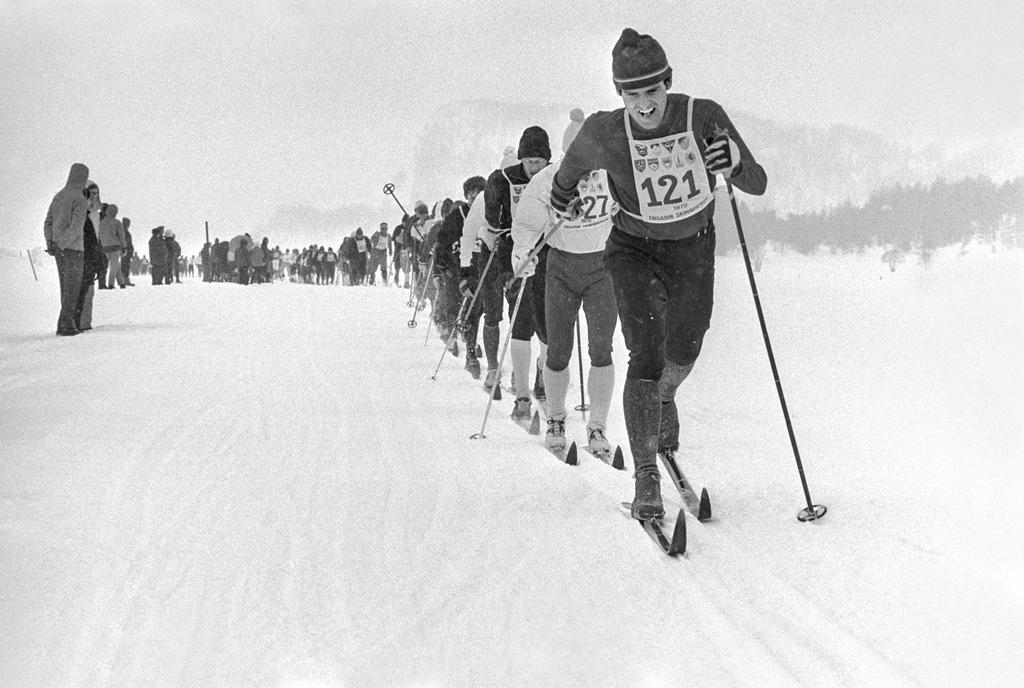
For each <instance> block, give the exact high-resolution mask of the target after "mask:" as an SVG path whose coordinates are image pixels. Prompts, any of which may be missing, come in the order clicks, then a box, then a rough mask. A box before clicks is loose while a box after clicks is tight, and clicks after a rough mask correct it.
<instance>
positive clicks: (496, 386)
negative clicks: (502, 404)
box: [484, 368, 501, 399]
mask: <svg viewBox="0 0 1024 688" xmlns="http://www.w3.org/2000/svg"><path fill="white" fill-rule="evenodd" d="M484 391H485V392H487V393H488V394H492V395H494V398H495V399H501V375H500V373H499V371H498V369H497V368H488V369H487V376H486V377H485V378H484Z"/></svg>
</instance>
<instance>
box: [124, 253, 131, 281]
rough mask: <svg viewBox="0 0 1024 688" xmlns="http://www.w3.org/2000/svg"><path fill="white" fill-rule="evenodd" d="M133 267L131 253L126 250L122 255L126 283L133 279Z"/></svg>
mask: <svg viewBox="0 0 1024 688" xmlns="http://www.w3.org/2000/svg"><path fill="white" fill-rule="evenodd" d="M131 269H132V258H131V254H130V253H127V252H126V253H125V254H124V255H123V256H122V257H121V277H122V278H123V279H124V281H125V283H126V284H127V283H128V282H131V281H132V279H131V277H129V275H130V274H131Z"/></svg>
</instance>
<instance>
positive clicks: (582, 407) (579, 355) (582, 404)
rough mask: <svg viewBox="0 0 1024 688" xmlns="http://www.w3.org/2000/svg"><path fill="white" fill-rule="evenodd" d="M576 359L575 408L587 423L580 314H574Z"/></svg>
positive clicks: (587, 406)
mask: <svg viewBox="0 0 1024 688" xmlns="http://www.w3.org/2000/svg"><path fill="white" fill-rule="evenodd" d="M576 357H577V358H579V360H580V405H579V406H577V407H576V410H577V411H580V412H582V413H583V422H584V423H586V422H587V411H589V410H590V406H589V405H588V404H587V398H586V396H585V393H584V391H583V337H581V336H580V314H579V311H577V312H576Z"/></svg>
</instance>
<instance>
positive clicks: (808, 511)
mask: <svg viewBox="0 0 1024 688" xmlns="http://www.w3.org/2000/svg"><path fill="white" fill-rule="evenodd" d="M725 187H726V189H727V190H728V192H729V201H730V202H731V203H732V216H733V219H734V220H735V221H736V231H737V232H738V233H739V236H740V248H741V249H743V262H744V263H746V266H747V277H748V278H749V280H750V290H751V292H753V294H754V306H755V307H756V309H757V319H758V321H759V322H760V323H761V335H762V336H763V337H764V347H765V350H766V351H767V352H768V362H769V363H770V364H771V367H772V376H773V377H774V378H775V389H776V390H778V392H779V403H780V404H781V405H782V415H783V417H784V418H785V419H786V430H787V431H788V432H789V442H790V444H791V445H792V446H793V456H794V458H796V468H797V472H798V473H799V474H800V484H801V485H802V486H803V490H804V498H805V499H806V500H807V507H806V508H804V509H801V510H800V512H799V513H798V514H797V518H798V519H799V520H801V521H817V520H818V519H819V518H821V517H822V516H824V515H825V513H826V512H827V511H828V507H826V506H825V505H823V504H814V503H813V502H812V501H811V492H810V490H809V489H808V488H807V477H806V476H805V475H804V465H803V462H802V461H801V460H800V450H799V449H797V446H796V435H795V434H794V432H793V423H792V421H791V420H790V418H789V408H788V407H787V406H786V395H785V394H783V392H782V381H781V380H780V379H779V368H778V366H776V365H775V354H774V353H772V342H771V339H769V337H768V327H767V325H765V322H764V311H763V310H762V309H761V298H760V297H759V296H758V294H757V283H756V282H755V281H754V270H753V268H752V267H751V266H750V254H749V252H748V251H747V240H746V239H745V238H744V236H743V227H742V225H741V224H740V209H739V206H737V205H736V194H735V193H733V189H732V182H730V181H729V180H728V179H726V180H725Z"/></svg>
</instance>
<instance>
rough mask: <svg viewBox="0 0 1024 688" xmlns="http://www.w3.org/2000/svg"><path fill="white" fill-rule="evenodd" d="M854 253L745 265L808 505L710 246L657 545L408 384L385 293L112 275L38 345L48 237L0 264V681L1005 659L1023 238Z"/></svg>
mask: <svg viewBox="0 0 1024 688" xmlns="http://www.w3.org/2000/svg"><path fill="white" fill-rule="evenodd" d="M879 255H880V252H868V253H866V254H865V255H862V256H825V255H822V256H817V257H811V258H808V257H801V256H797V255H795V254H786V255H778V254H773V255H770V256H769V257H768V259H767V260H766V262H765V264H764V268H763V270H762V271H761V272H760V273H759V274H758V280H759V283H758V286H759V288H760V292H761V297H762V300H763V302H764V306H765V310H766V315H767V320H768V326H769V330H770V333H771V336H772V340H773V344H774V346H775V352H776V355H777V358H778V362H779V368H780V372H781V375H782V381H783V383H784V385H785V391H786V395H787V400H788V402H789V405H790V410H791V413H792V417H793V421H794V426H795V431H796V435H797V439H798V441H799V443H800V450H801V454H802V457H803V459H804V463H805V467H806V471H807V478H808V481H809V484H810V488H811V494H812V496H813V498H814V500H815V501H817V502H821V503H824V504H826V505H828V507H829V512H828V515H827V516H826V517H825V519H824V520H822V521H821V522H818V523H815V524H803V523H799V522H798V521H797V519H796V513H797V511H798V509H799V508H800V507H801V506H803V495H802V492H801V488H800V483H799V479H798V476H797V472H796V468H795V465H794V461H793V457H792V452H791V450H790V447H789V441H788V438H787V435H786V431H785V427H784V424H783V421H782V416H781V412H780V410H779V403H778V399H777V397H776V393H775V387H774V383H773V381H772V379H771V375H770V371H769V368H768V363H767V360H766V356H765V353H764V348H763V344H762V342H761V334H760V329H759V327H758V324H757V319H756V316H755V313H754V309H753V304H752V300H751V296H750V290H749V287H748V285H747V281H746V275H745V272H744V269H743V263H742V260H741V259H740V258H739V257H738V256H735V255H734V256H729V257H726V258H722V259H720V260H719V263H718V275H717V293H716V309H715V315H714V320H713V323H712V330H711V332H710V333H709V335H708V339H707V341H706V345H705V348H704V353H703V355H702V358H701V359H700V362H699V364H698V367H697V369H696V371H695V373H694V375H693V376H691V378H690V380H688V381H687V383H686V384H685V385H684V387H683V389H682V390H681V391H680V409H681V415H682V423H683V439H682V445H683V446H682V451H681V455H682V461H683V468H684V470H685V471H686V472H687V473H688V474H689V475H690V477H691V478H692V479H693V480H694V481H695V482H697V483H700V484H704V485H706V486H707V487H708V489H709V490H710V492H711V495H712V498H713V500H714V504H715V509H716V516H717V518H716V520H715V521H713V522H711V523H708V524H705V525H700V524H697V523H695V522H693V521H691V522H690V538H689V540H690V542H689V551H688V554H687V555H686V557H685V558H683V559H681V560H671V559H669V558H667V557H665V556H663V555H662V554H660V553H659V552H658V550H657V549H656V548H655V546H654V545H653V543H652V542H651V541H650V540H649V539H648V538H647V537H646V536H645V535H644V534H643V532H642V531H641V529H640V528H639V527H637V525H636V524H635V523H634V522H632V521H631V520H630V519H628V518H627V517H626V516H624V515H623V514H622V512H621V511H620V510H619V506H618V504H619V502H620V501H621V500H624V499H629V498H630V497H631V494H632V483H631V476H630V474H629V472H628V471H626V472H616V471H613V470H612V469H611V468H609V467H608V466H606V465H604V464H602V463H600V462H598V461H597V460H595V459H593V458H591V457H589V456H588V455H586V454H582V456H581V465H580V466H578V467H570V466H566V465H564V464H560V463H558V462H557V461H555V460H554V459H553V458H552V457H551V455H549V454H548V453H547V452H545V451H544V450H543V449H542V448H541V446H540V440H539V439H538V438H534V437H530V436H529V435H527V434H526V433H524V432H523V431H522V430H521V429H520V428H519V427H517V426H515V425H513V424H512V423H511V422H510V421H509V420H508V419H507V416H508V413H509V411H510V405H511V402H510V401H508V400H505V401H502V402H499V403H497V404H496V406H495V408H494V409H493V412H492V415H491V417H490V420H489V422H488V426H487V435H488V437H487V439H485V440H480V441H473V440H470V439H469V435H470V434H471V433H473V432H475V431H477V430H478V429H479V427H480V423H481V420H482V418H483V412H484V407H485V404H486V397H485V395H484V394H483V393H482V392H481V391H480V388H479V383H478V382H474V381H473V380H472V379H471V378H470V377H469V376H468V375H467V374H466V373H465V372H463V370H462V367H461V361H460V360H453V359H451V358H447V359H446V360H445V362H444V364H443V366H442V369H441V373H440V375H439V379H438V381H436V382H432V381H430V380H428V379H427V378H428V376H429V375H430V374H431V373H432V372H433V369H434V366H435V365H436V364H437V361H438V357H439V356H440V354H441V349H440V344H439V342H438V340H437V339H436V337H434V336H433V335H431V337H430V338H429V339H428V340H427V342H426V346H425V345H424V336H425V334H426V331H425V324H426V323H425V322H424V323H423V325H421V326H420V327H419V328H417V329H409V328H408V327H406V321H407V320H409V317H410V310H409V309H408V308H406V306H405V302H406V293H405V292H402V291H400V290H398V289H395V288H381V287H376V288H323V287H313V286H301V285H293V284H276V285H273V286H250V287H241V286H237V285H231V284H212V285H210V284H202V283H200V282H198V281H194V280H193V281H189V282H187V283H186V284H184V285H181V286H171V287H161V288H154V287H151V286H147V285H146V284H144V280H142V279H139V280H137V281H138V282H139V283H140V286H138V287H135V288H134V289H128V290H115V291H109V292H107V291H104V292H99V293H98V294H97V296H96V306H95V316H94V324H95V326H96V327H95V329H94V330H93V331H92V332H89V333H87V334H85V335H83V336H80V337H74V338H57V337H55V336H53V331H54V329H55V323H56V315H57V310H58V297H57V287H56V277H55V272H54V269H53V265H52V261H51V260H50V259H49V258H47V259H46V260H45V261H44V262H43V264H42V265H41V266H39V269H40V276H39V282H34V281H33V280H32V275H31V272H30V271H29V266H28V261H27V259H26V258H25V256H24V253H22V254H21V255H20V257H19V258H15V257H13V256H5V257H2V258H0V399H2V404H3V407H2V408H3V413H2V415H0V454H2V457H3V458H2V460H0V638H2V640H0V685H2V686H5V687H21V686H24V687H36V686H127V685H146V686H172V685H173V686H203V687H207V686H289V687H291V686H307V687H312V686H345V687H358V686H420V687H427V686H439V687H440V686H587V687H591V686H643V687H650V688H654V687H659V686H679V685H705V686H772V687H776V686H816V687H817V686H901V685H924V686H1019V685H1021V684H1022V681H1024V653H1022V652H1021V641H1022V639H1024V586H1022V584H1021V582H1020V581H1022V580H1024V513H1022V500H1021V494H1022V493H1024V460H1022V459H1024V430H1022V427H1024V423H1022V422H1021V421H1022V420H1024V401H1022V390H1024V356H1022V348H1021V342H1022V341H1024V252H1021V251H1000V252H996V253H993V252H991V251H990V250H989V249H988V248H985V247H976V248H974V249H972V250H970V251H969V252H967V253H966V255H958V254H957V251H956V250H944V251H940V252H939V253H938V254H937V255H936V257H935V260H934V262H933V264H932V265H931V266H930V267H928V268H925V267H922V266H921V265H917V264H913V262H912V261H911V262H908V263H906V264H904V265H901V266H900V267H899V268H898V270H897V272H895V273H890V272H889V269H888V268H887V267H886V266H885V265H883V264H882V262H881V261H880V259H879ZM616 364H617V366H618V370H619V372H620V378H621V376H622V375H623V374H624V372H625V350H624V347H623V345H622V342H621V338H619V339H617V341H616ZM575 366H576V364H575V362H574V363H573V364H572V370H573V371H574V373H573V378H574V379H575V378H576V377H577V374H576V373H575V370H576V367H575ZM619 388H620V389H621V379H620V381H619ZM574 394H575V395H578V388H576V387H575V386H574V388H573V390H572V391H571V392H570V399H572V398H573V395H574ZM576 398H577V399H578V396H576ZM620 399H621V396H620V395H619V394H618V393H616V396H615V401H614V403H613V407H612V419H611V424H610V433H609V434H610V437H611V439H613V441H619V442H621V443H622V444H623V445H624V448H627V447H626V444H627V443H626V438H625V432H624V429H623V425H622V409H621V401H620ZM574 403H575V402H574ZM582 427H583V426H582V423H581V422H580V420H579V416H578V414H576V415H574V416H573V417H572V419H571V422H570V428H569V432H570V433H571V434H573V435H575V436H576V438H577V439H580V435H581V429H582ZM627 461H628V449H627ZM667 487H668V485H667V483H666V488H667ZM665 496H666V499H667V500H668V501H670V502H671V503H673V504H676V503H678V500H676V499H675V495H674V494H673V493H672V492H671V491H670V490H669V489H666V490H665Z"/></svg>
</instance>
